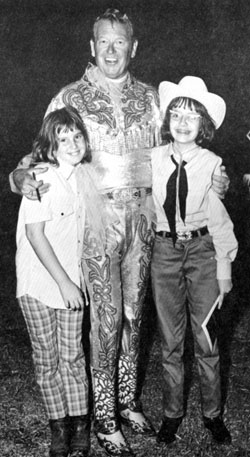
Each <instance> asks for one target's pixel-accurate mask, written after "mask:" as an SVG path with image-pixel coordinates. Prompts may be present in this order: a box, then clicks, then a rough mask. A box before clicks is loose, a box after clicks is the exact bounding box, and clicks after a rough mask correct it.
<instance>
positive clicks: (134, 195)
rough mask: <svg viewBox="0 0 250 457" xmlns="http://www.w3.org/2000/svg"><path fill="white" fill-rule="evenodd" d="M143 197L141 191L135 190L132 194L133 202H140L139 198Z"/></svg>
mask: <svg viewBox="0 0 250 457" xmlns="http://www.w3.org/2000/svg"><path fill="white" fill-rule="evenodd" d="M141 196H142V191H141V190H140V189H135V190H134V191H133V193H132V198H133V200H138V198H141Z"/></svg>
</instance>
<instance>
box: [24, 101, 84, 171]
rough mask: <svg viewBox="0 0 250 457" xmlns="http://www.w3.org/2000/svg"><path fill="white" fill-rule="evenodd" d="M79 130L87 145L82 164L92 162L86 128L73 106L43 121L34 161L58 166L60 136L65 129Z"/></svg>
mask: <svg viewBox="0 0 250 457" xmlns="http://www.w3.org/2000/svg"><path fill="white" fill-rule="evenodd" d="M65 127H66V128H68V129H69V130H71V129H74V128H77V129H79V130H80V132H81V133H82V134H83V138H84V140H85V143H86V152H85V154H84V157H83V159H82V161H81V163H84V162H90V161H91V150H90V143H89V137H88V134H87V130H86V127H85V125H84V123H83V121H82V119H81V117H80V115H79V114H78V111H77V110H76V109H75V108H73V107H72V106H65V107H64V108H61V109H57V110H55V111H52V112H51V113H49V114H48V115H47V116H46V117H45V118H44V120H43V123H42V127H41V129H40V131H39V133H38V135H37V137H36V139H35V141H34V143H33V148H32V161H33V162H35V163H37V162H49V163H51V164H54V165H58V161H57V158H56V152H57V149H58V134H59V133H60V132H61V130H63V129H64V128H65Z"/></svg>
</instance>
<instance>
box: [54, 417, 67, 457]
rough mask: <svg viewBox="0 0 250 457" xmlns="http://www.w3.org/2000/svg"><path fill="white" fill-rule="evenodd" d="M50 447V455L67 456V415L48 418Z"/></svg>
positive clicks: (55, 456)
mask: <svg viewBox="0 0 250 457" xmlns="http://www.w3.org/2000/svg"><path fill="white" fill-rule="evenodd" d="M49 425H50V429H51V447H50V451H49V456H50V457H67V456H68V453H69V441H70V425H69V419H68V417H63V418H62V419H50V421H49Z"/></svg>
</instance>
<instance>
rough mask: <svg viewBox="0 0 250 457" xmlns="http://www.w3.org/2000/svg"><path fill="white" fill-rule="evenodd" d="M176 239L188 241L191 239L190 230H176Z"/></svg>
mask: <svg viewBox="0 0 250 457" xmlns="http://www.w3.org/2000/svg"><path fill="white" fill-rule="evenodd" d="M176 235H177V240H179V241H189V240H191V239H192V232H190V230H187V231H186V232H176Z"/></svg>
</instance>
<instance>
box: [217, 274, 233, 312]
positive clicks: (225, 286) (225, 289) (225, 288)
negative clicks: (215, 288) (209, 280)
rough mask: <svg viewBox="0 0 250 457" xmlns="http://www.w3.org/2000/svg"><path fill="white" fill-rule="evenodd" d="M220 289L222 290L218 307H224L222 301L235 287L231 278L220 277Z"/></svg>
mask: <svg viewBox="0 0 250 457" xmlns="http://www.w3.org/2000/svg"><path fill="white" fill-rule="evenodd" d="M218 284H219V290H220V298H219V303H218V308H219V309H220V308H221V307H222V303H223V300H224V297H225V295H226V294H228V293H229V292H230V290H231V289H232V287H233V284H232V280H231V279H218Z"/></svg>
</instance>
